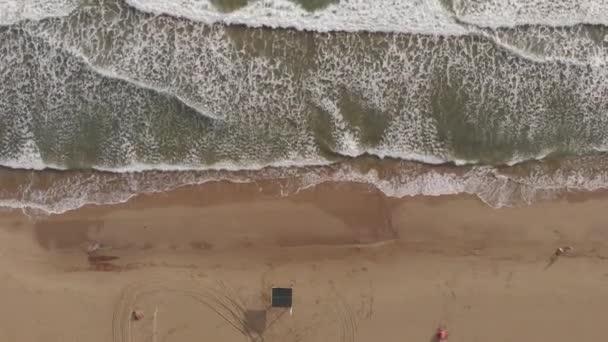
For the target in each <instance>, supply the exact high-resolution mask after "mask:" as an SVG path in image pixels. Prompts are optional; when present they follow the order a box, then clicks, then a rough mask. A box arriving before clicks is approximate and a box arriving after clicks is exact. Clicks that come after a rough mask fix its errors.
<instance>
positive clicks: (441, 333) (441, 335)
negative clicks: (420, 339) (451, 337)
mask: <svg viewBox="0 0 608 342" xmlns="http://www.w3.org/2000/svg"><path fill="white" fill-rule="evenodd" d="M437 340H438V341H447V340H448V332H447V331H446V330H445V329H442V328H439V330H437Z"/></svg>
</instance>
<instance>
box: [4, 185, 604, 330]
mask: <svg viewBox="0 0 608 342" xmlns="http://www.w3.org/2000/svg"><path fill="white" fill-rule="evenodd" d="M259 189H260V188H259V186H258V185H256V184H230V183H210V184H206V185H203V186H197V187H190V188H184V189H179V190H176V191H173V192H170V193H166V194H154V195H144V196H140V197H137V198H135V199H133V200H132V201H130V202H128V203H126V204H122V205H114V206H102V207H95V206H92V207H85V208H82V209H80V210H76V211H72V212H68V213H66V214H62V215H57V216H50V217H47V218H29V217H27V216H26V215H23V214H22V213H20V212H4V213H2V214H1V215H0V227H1V229H0V255H1V256H2V258H0V279H1V280H2V281H0V294H1V295H2V306H1V307H0V322H1V323H0V340H2V341H28V342H29V341H47V342H49V341H113V342H125V341H226V342H230V341H281V342H288V341H319V342H331V341H340V342H345V341H349V342H352V341H374V340H377V341H423V342H428V341H432V340H433V333H434V332H435V330H436V329H437V327H438V326H445V327H447V329H448V332H449V333H450V336H449V340H450V341H492V342H498V341H553V342H561V341H568V342H570V341H597V340H601V339H602V333H603V332H602V330H601V327H602V326H603V323H604V320H605V313H606V306H607V304H608V286H607V285H608V269H607V262H606V258H607V257H608V246H607V241H608V231H607V230H606V229H605V218H606V214H605V208H606V205H607V204H608V198H607V197H606V196H605V195H603V194H598V195H592V196H590V195H586V194H583V195H576V196H571V198H565V199H563V200H558V201H553V202H544V203H539V204H536V205H534V206H531V207H523V208H511V209H500V210H497V209H492V208H490V207H488V206H486V205H484V204H483V203H481V202H480V201H478V200H477V199H475V198H472V197H465V196H458V197H440V198H425V197H415V198H405V199H391V198H386V197H384V196H383V195H381V194H379V193H378V192H377V191H374V190H370V189H369V188H367V187H366V186H363V185H353V184H325V185H322V186H319V187H316V188H313V189H308V190H304V191H302V192H300V193H298V194H296V195H293V196H289V197H283V198H277V197H276V196H272V195H268V194H265V193H264V192H260V190H259ZM91 243H98V244H99V246H100V247H101V248H100V249H98V250H97V251H95V252H94V253H92V254H90V255H88V254H87V247H88V246H91ZM561 246H572V247H574V251H573V252H571V253H567V254H566V255H563V256H560V257H559V258H557V259H556V260H553V261H554V262H550V258H551V256H552V254H553V253H554V251H555V249H556V248H558V247H561ZM273 286H275V287H281V286H283V287H293V289H294V304H293V310H292V313H291V314H290V313H289V312H288V311H287V310H281V309H271V308H269V303H270V302H269V300H270V299H269V297H270V289H271V288H272V287H273ZM133 310H138V311H140V312H141V313H143V318H142V319H141V320H137V321H134V320H132V319H131V314H132V311H133Z"/></svg>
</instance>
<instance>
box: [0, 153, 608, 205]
mask: <svg viewBox="0 0 608 342" xmlns="http://www.w3.org/2000/svg"><path fill="white" fill-rule="evenodd" d="M367 164H369V161H365V160H360V161H353V162H348V163H339V164H334V165H328V166H318V167H306V168H296V167H287V168H283V167H273V168H265V169H262V170H258V171H179V172H140V173H122V174H121V173H108V172H63V173H55V174H52V173H48V171H47V172H45V171H43V172H33V173H27V172H24V171H19V170H6V169H5V170H1V171H0V172H2V173H3V174H4V177H5V178H7V176H8V175H11V177H10V178H11V179H12V180H13V181H14V183H13V184H12V185H11V186H10V187H8V188H5V189H3V190H2V191H0V207H4V208H9V209H20V210H23V211H24V212H26V213H27V214H29V215H34V216H36V215H49V214H61V213H65V212H67V211H70V210H75V209H78V208H81V207H83V206H87V205H112V204H118V203H124V202H127V201H128V200H130V199H131V198H133V197H134V196H138V195H141V194H152V193H157V192H167V191H171V190H174V189H177V188H180V187H183V186H190V185H202V184H205V183H208V182H217V181H227V182H234V183H252V182H256V184H258V186H259V187H260V191H264V193H269V191H270V193H274V194H275V195H276V196H288V195H291V194H295V193H297V192H299V191H302V190H304V189H307V188H310V187H314V186H317V185H319V184H323V183H328V182H349V183H358V184H367V185H369V186H370V187H372V188H376V189H378V190H379V191H381V192H382V193H383V194H384V195H386V196H389V197H395V198H403V197H409V196H421V195H422V196H443V195H458V194H468V195H474V196H477V197H478V198H479V199H480V200H482V201H483V202H484V203H486V204H488V205H489V206H491V207H494V208H501V207H510V206H522V205H529V204H531V203H534V202H537V201H542V200H547V199H554V198H557V197H559V196H561V195H563V194H564V193H565V192H572V191H593V190H600V189H606V188H608V172H607V171H606V169H607V168H606V166H608V161H606V160H605V158H603V157H588V158H573V159H568V160H564V161H563V162H562V163H561V165H560V167H559V168H554V167H553V166H550V165H548V164H545V163H543V162H531V163H528V164H525V165H519V166H515V167H510V168H502V169H497V168H493V167H490V166H472V167H456V166H442V167H429V166H425V165H423V164H417V163H409V162H399V161H389V162H388V164H372V166H369V165H367ZM366 165H367V166H366ZM269 189H270V190H269Z"/></svg>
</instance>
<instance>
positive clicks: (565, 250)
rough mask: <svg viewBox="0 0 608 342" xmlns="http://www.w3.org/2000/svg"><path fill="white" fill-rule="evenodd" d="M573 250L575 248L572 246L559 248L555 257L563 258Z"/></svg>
mask: <svg viewBox="0 0 608 342" xmlns="http://www.w3.org/2000/svg"><path fill="white" fill-rule="evenodd" d="M573 250H574V248H573V247H572V246H564V247H559V248H558V249H556V250H555V256H562V255H564V254H566V253H569V252H572V251H573Z"/></svg>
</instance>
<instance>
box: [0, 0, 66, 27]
mask: <svg viewBox="0 0 608 342" xmlns="http://www.w3.org/2000/svg"><path fill="white" fill-rule="evenodd" d="M76 8H77V4H76V1H75V0H2V1H0V25H11V24H14V23H17V22H20V21H23V20H41V19H44V18H53V17H64V16H67V15H69V14H70V13H71V12H72V11H73V10H74V9H76Z"/></svg>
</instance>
